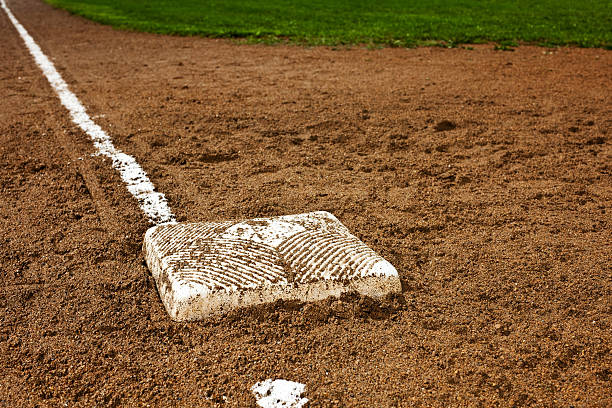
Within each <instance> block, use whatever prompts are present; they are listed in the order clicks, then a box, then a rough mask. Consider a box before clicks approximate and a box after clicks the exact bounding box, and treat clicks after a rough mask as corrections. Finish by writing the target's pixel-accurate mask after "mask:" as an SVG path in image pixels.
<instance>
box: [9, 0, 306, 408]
mask: <svg viewBox="0 0 612 408" xmlns="http://www.w3.org/2000/svg"><path fill="white" fill-rule="evenodd" d="M0 5H1V6H2V9H4V11H5V12H6V15H7V16H8V18H9V20H10V21H11V23H13V25H14V26H15V29H16V30H17V32H18V33H19V35H20V36H21V38H22V39H23V41H24V43H25V45H26V47H27V48H28V50H29V51H30V54H32V56H33V57H34V60H35V61H36V64H37V65H38V66H39V68H40V69H41V70H42V72H43V74H44V75H45V77H46V78H47V80H48V81H49V84H50V85H51V87H52V88H53V90H54V91H55V92H56V93H57V95H58V96H59V98H60V101H61V102H62V105H64V106H65V107H66V109H68V112H70V117H71V118H72V121H73V122H74V123H75V124H76V125H77V126H79V127H80V128H81V129H82V130H83V131H84V132H85V133H87V134H88V135H89V137H90V138H91V140H92V141H93V144H94V147H95V148H96V150H97V153H98V154H100V155H103V156H106V157H109V158H110V159H111V160H112V162H113V167H114V168H115V169H116V170H117V171H118V172H119V174H120V175H121V178H122V179H123V181H124V182H125V184H126V185H127V189H128V191H129V192H130V193H132V195H133V196H134V197H135V198H136V199H137V200H138V203H139V204H140V208H141V209H142V211H143V212H144V213H145V215H146V216H147V218H148V219H149V220H150V221H151V222H152V223H154V224H162V223H168V222H172V223H174V222H176V218H175V216H174V214H173V213H172V211H171V210H170V207H169V206H168V202H167V200H166V197H165V196H164V195H163V194H162V193H159V192H156V191H155V186H154V185H153V183H151V180H149V177H148V176H147V174H146V173H145V171H144V170H143V169H142V167H140V165H139V164H138V163H137V162H136V159H134V157H132V156H130V155H128V154H126V153H124V152H122V151H121V150H119V149H117V148H116V147H115V146H114V145H113V142H112V140H111V138H110V137H109V136H108V135H107V134H106V132H104V130H102V128H101V127H100V126H99V125H97V124H96V123H95V122H94V121H93V120H92V119H91V118H90V117H89V115H88V114H87V111H86V109H85V107H84V106H83V104H82V103H81V102H80V101H79V99H78V98H77V96H76V95H75V94H74V93H72V92H71V91H70V89H69V88H68V84H67V83H66V81H64V79H63V78H62V76H61V75H60V74H59V72H57V70H56V69H55V66H54V65H53V63H52V62H51V60H49V58H48V57H47V56H46V55H45V54H44V53H43V52H42V50H41V49H40V47H39V46H38V44H36V42H35V41H34V39H33V38H32V36H30V34H29V33H28V31H27V30H26V29H25V28H24V27H23V26H22V25H21V23H19V20H17V18H15V16H14V15H13V13H12V12H11V10H10V9H9V8H8V6H7V4H6V1H5V0H0ZM252 391H253V393H254V394H255V396H256V398H257V399H258V401H257V403H258V405H259V406H261V407H269V408H272V407H279V408H280V407H295V408H300V407H303V406H304V405H305V404H306V403H307V402H308V399H307V398H302V397H301V394H302V393H303V392H304V391H305V386H304V385H303V384H300V383H293V382H290V381H285V380H275V381H272V380H271V379H269V380H266V381H263V382H260V383H257V384H255V385H254V386H253V388H252Z"/></svg>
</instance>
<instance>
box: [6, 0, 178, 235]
mask: <svg viewBox="0 0 612 408" xmlns="http://www.w3.org/2000/svg"><path fill="white" fill-rule="evenodd" d="M0 2H1V3H0V4H1V6H2V8H3V9H4V11H5V12H6V15H7V16H8V18H9V20H11V22H12V23H13V25H14V26H15V28H16V29H17V32H18V33H19V35H21V38H22V39H23V41H24V42H25V45H26V46H27V47H28V50H29V51H30V54H32V56H33V57H34V60H35V61H36V64H37V65H38V66H39V67H40V69H41V70H42V72H43V74H44V75H45V77H46V78H47V80H48V81H49V84H51V87H52V88H53V89H54V90H55V92H56V93H57V95H58V96H59V98H60V100H61V102H62V105H64V106H65V107H66V109H68V112H70V116H71V118H72V121H73V122H74V123H75V124H76V125H78V126H79V127H80V128H81V129H83V131H84V132H85V133H87V134H88V135H89V137H90V138H91V140H92V141H93V145H94V147H95V148H96V150H97V152H98V154H100V155H103V156H106V157H109V158H110V159H111V160H112V162H113V167H114V168H115V169H116V170H117V171H118V172H119V174H120V175H121V178H122V179H123V181H124V182H125V184H126V185H127V189H128V190H129V192H130V193H132V195H133V196H134V197H135V198H136V199H137V200H138V203H139V204H140V208H141V209H142V211H144V213H145V214H146V216H147V218H148V219H149V221H151V222H152V223H154V224H162V223H167V222H176V219H175V217H174V214H172V211H171V210H170V207H168V202H167V201H166V197H165V196H164V195H163V194H162V193H158V192H156V191H155V186H154V185H153V183H151V180H149V177H147V174H146V173H145V171H144V170H143V169H142V167H140V165H139V164H138V163H137V162H136V159H134V158H133V157H132V156H130V155H128V154H126V153H123V152H122V151H121V150H119V149H117V148H116V147H115V146H114V145H113V142H112V140H111V138H110V137H109V136H108V135H107V134H106V132H104V130H102V128H101V127H100V126H98V125H97V124H96V123H95V122H94V121H93V120H91V118H90V117H89V115H88V114H87V111H86V110H85V107H84V106H83V104H81V102H80V101H79V99H78V98H77V97H76V95H75V94H74V93H72V92H71V91H70V89H69V88H68V84H67V83H66V81H64V79H63V78H62V76H61V75H60V74H59V72H57V70H56V69H55V66H54V65H53V63H52V62H51V61H50V60H49V58H47V56H46V55H45V54H44V53H43V52H42V50H41V49H40V47H39V46H38V44H36V42H35V41H34V39H33V38H32V37H31V36H30V34H28V32H27V31H26V29H25V28H23V26H22V25H21V23H19V21H18V20H17V19H16V18H15V16H14V15H13V13H12V12H11V10H9V8H8V6H7V5H6V1H5V0H0Z"/></svg>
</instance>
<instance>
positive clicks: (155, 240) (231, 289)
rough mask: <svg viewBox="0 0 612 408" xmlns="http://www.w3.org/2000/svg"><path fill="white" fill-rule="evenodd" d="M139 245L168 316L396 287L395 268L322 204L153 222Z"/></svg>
mask: <svg viewBox="0 0 612 408" xmlns="http://www.w3.org/2000/svg"><path fill="white" fill-rule="evenodd" d="M144 252H145V258H146V261H147V264H148V266H149V269H150V270H151V272H152V275H153V277H154V278H155V281H156V283H157V288H158V291H159V294H160V297H161V299H162V301H163V303H164V306H165V307H166V310H167V311H168V313H169V314H170V316H171V317H172V318H173V319H175V320H197V319H202V318H205V317H207V316H210V315H216V314H222V313H225V312H227V311H229V310H231V309H234V308H237V307H244V306H250V305H256V304H261V303H266V302H273V301H275V300H278V299H286V300H288V299H297V300H301V301H313V300H319V299H323V298H326V297H329V296H337V295H339V294H341V293H343V292H348V291H356V292H359V293H362V294H365V295H368V296H373V297H381V296H384V295H386V294H388V293H394V292H395V293H399V292H400V291H401V284H400V280H399V276H398V273H397V271H396V269H395V268H394V267H393V266H392V265H391V264H390V263H389V262H387V261H386V260H385V259H383V258H382V257H380V256H379V255H377V254H376V253H375V252H374V251H373V250H371V249H370V248H369V247H368V246H367V245H366V244H364V243H363V242H361V241H360V240H359V239H358V238H356V237H355V236H353V235H351V234H350V233H349V231H348V229H347V228H346V227H345V226H344V225H343V224H342V223H341V222H340V221H338V219H337V218H336V217H334V216H333V215H332V214H330V213H328V212H325V211H317V212H312V213H306V214H297V215H287V216H280V217H273V218H256V219H251V220H247V221H241V222H231V221H228V222H201V223H181V224H164V225H158V226H155V227H152V228H151V229H149V231H147V234H146V236H145V241H144Z"/></svg>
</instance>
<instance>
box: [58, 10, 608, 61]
mask: <svg viewBox="0 0 612 408" xmlns="http://www.w3.org/2000/svg"><path fill="white" fill-rule="evenodd" d="M46 1H47V2H48V3H50V4H52V5H54V6H57V7H61V8H64V9H66V10H69V11H70V12H72V13H75V14H79V15H81V16H84V17H87V18H89V19H92V20H95V21H98V22H100V23H103V24H110V25H112V26H114V27H117V28H122V29H132V30H137V31H147V32H152V33H163V34H178V35H202V36H209V37H232V38H245V39H247V40H249V41H256V42H278V41H289V42H294V43H301V44H308V45H342V44H370V45H389V46H414V45H428V44H429V45H431V44H438V45H447V46H455V45H456V44H468V43H482V42H495V43H497V44H500V45H502V46H507V44H515V43H533V44H541V45H547V46H555V45H577V46H581V47H603V48H608V49H609V48H611V46H612V1H610V0H580V1H577V0H556V1H555V0H539V1H538V0H481V1H477V0H412V1H411V0H368V1H366V0H308V1H306V0H46Z"/></svg>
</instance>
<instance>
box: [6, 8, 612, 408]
mask: <svg viewBox="0 0 612 408" xmlns="http://www.w3.org/2000/svg"><path fill="white" fill-rule="evenodd" d="M9 6H10V7H11V8H12V10H13V12H14V14H15V15H16V17H17V18H18V19H19V20H20V21H21V22H22V24H23V25H24V26H25V27H26V29H27V30H28V31H29V32H30V34H31V35H32V36H33V37H34V39H35V40H36V41H37V42H38V43H39V44H40V46H41V47H42V49H43V51H44V52H45V53H46V54H47V55H48V56H49V57H50V58H52V59H53V61H54V63H55V64H56V66H57V68H58V70H59V71H60V72H61V73H62V75H63V76H64V78H65V79H66V81H67V82H68V83H69V84H70V86H71V88H72V90H73V91H74V92H75V93H76V94H77V95H78V96H79V98H80V99H81V101H82V102H83V104H84V105H85V106H86V107H87V108H88V111H89V113H90V115H91V116H92V117H93V118H94V120H96V121H97V122H98V123H99V124H100V125H101V126H102V127H103V128H104V129H105V130H106V131H107V132H108V133H109V134H110V135H111V136H112V138H113V140H114V141H115V144H116V145H117V147H119V148H120V149H123V150H124V151H125V152H127V153H129V154H131V155H133V156H135V157H136V159H137V160H138V162H139V163H140V164H141V165H142V166H143V167H144V169H145V170H146V171H147V172H148V173H149V175H150V177H151V179H152V181H153V183H154V184H155V185H156V186H157V187H158V189H159V190H160V191H161V192H163V193H165V194H166V195H167V197H168V199H169V203H170V206H171V208H172V209H173V210H175V212H176V214H177V215H178V216H179V218H180V219H181V220H187V221H215V220H227V219H237V218H245V217H263V216H273V215H284V214H291V213H300V212H307V211H314V210H327V211H330V212H332V213H333V214H335V215H336V216H337V217H338V218H339V219H340V220H341V221H342V222H343V223H344V224H345V225H347V226H348V227H349V229H350V230H351V231H352V232H353V233H355V234H356V235H357V236H358V237H359V238H360V239H362V240H363V241H364V242H366V243H367V244H368V245H370V246H371V247H372V248H373V249H375V250H376V251H377V252H379V253H380V254H381V255H383V256H384V257H385V258H386V259H388V260H389V261H390V262H391V263H393V264H394V265H395V266H396V268H397V269H398V271H399V273H400V276H401V279H402V284H403V293H402V294H401V295H399V296H395V297H391V298H389V299H385V300H383V301H374V300H372V299H368V298H362V297H359V296H356V295H351V296H345V297H342V298H341V299H331V300H329V301H323V302H318V303H314V304H301V303H298V302H285V303H277V304H273V305H268V306H264V307H257V308H251V309H246V310H240V311H236V312H233V313H231V314H230V315H227V316H224V317H220V318H214V319H211V320H208V321H203V322H196V323H188V324H184V323H175V322H173V321H171V320H170V319H169V318H168V316H167V314H166V312H165V310H164V309H163V307H162V304H161V302H160V300H159V298H158V295H157V292H156V290H155V287H154V282H153V280H152V278H151V276H150V274H149V272H148V270H147V268H146V267H145V265H144V263H143V256H142V252H141V244H142V237H143V234H144V232H145V230H146V229H147V227H148V224H147V221H146V219H145V217H144V216H143V215H142V213H141V212H140V210H139V208H138V205H137V203H136V201H135V200H134V199H133V198H132V197H131V196H130V194H129V193H128V192H127V190H126V189H125V187H124V185H123V184H122V182H121V180H120V178H119V176H118V174H117V173H115V172H114V171H113V170H112V169H111V166H110V163H109V161H108V160H106V159H104V158H102V157H99V156H92V153H93V147H92V145H91V143H90V141H89V140H88V138H87V136H86V135H84V134H83V132H82V131H80V130H79V129H78V128H77V127H76V126H75V125H74V124H72V123H71V121H70V119H69V117H68V115H67V112H66V110H65V109H64V108H63V107H62V106H61V104H60V102H59V100H58V99H57V97H56V96H55V94H54V92H53V91H52V89H51V88H50V86H49V85H48V83H47V82H46V80H45V79H44V77H43V76H42V74H41V72H40V70H39V69H38V67H37V66H36V65H35V63H34V62H33V59H32V58H31V56H30V55H29V54H28V52H27V50H26V48H25V47H24V45H23V43H22V40H21V39H20V38H19V36H18V34H17V33H16V31H15V30H14V28H13V27H12V25H11V24H10V22H9V21H8V19H7V18H6V15H5V14H4V13H2V15H1V16H0V38H2V46H1V47H0V98H1V100H2V102H1V105H0V106H1V109H0V137H1V143H0V160H1V165H0V188H1V190H0V242H1V243H2V245H1V246H0V266H1V268H0V269H1V273H2V275H1V277H2V286H1V288H0V310H1V312H0V319H1V323H2V324H1V327H0V369H1V370H2V376H1V377H0V406H10V407H20V406H27V407H32V406H41V407H43V406H49V407H57V406H86V407H90V406H95V405H98V406H163V407H194V406H199V407H206V406H233V407H245V406H254V404H255V400H254V397H253V395H252V394H251V392H250V387H251V386H252V385H253V384H254V383H256V382H257V381H261V380H264V379H266V378H283V379H287V380H293V381H298V382H302V383H305V384H306V387H307V391H306V393H305V396H306V397H307V398H309V399H310V401H311V402H310V405H309V406H311V407H319V406H326V407H332V406H347V407H393V406H397V407H407V406H411V407H412V406H440V407H441V406H483V407H484V406H487V407H488V406H516V407H518V406H550V407H570V406H573V407H609V406H612V394H611V392H610V390H611V389H612V385H611V381H612V357H611V355H612V354H611V347H612V332H611V330H610V327H612V293H611V289H612V242H611V239H610V238H611V230H612V225H611V223H612V217H611V214H612V139H611V138H612V134H611V128H612V109H611V99H610V95H612V92H611V88H612V87H611V85H612V53H611V52H610V51H605V50H600V49H574V48H560V49H546V48H537V47H529V46H522V47H519V48H517V49H516V50H515V51H514V52H503V51H494V50H493V46H491V45H482V46H476V47H474V49H473V50H468V49H461V48H457V49H442V48H419V49H383V50H367V49H362V48H360V47H354V48H352V49H340V50H334V49H331V48H300V47H292V46H281V45H279V46H264V45H256V46H252V45H240V44H237V43H235V42H232V41H226V40H210V39H202V38H173V37H167V36H156V35H149V34H139V33H129V32H121V31H116V30H113V29H111V28H108V27H103V26H100V25H97V24H94V23H91V22H88V21H85V20H83V19H81V18H78V17H75V16H71V15H69V14H68V13H66V12H64V11H59V10H54V9H52V8H51V7H49V6H47V5H45V4H43V3H41V2H39V1H38V0H23V1H19V2H17V1H9Z"/></svg>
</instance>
